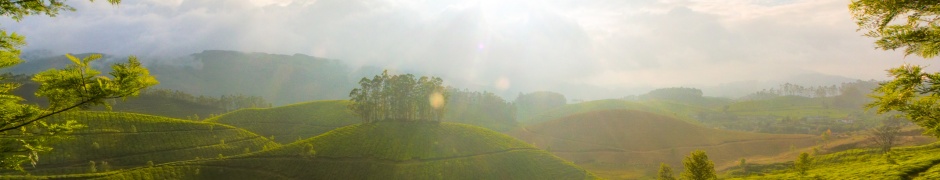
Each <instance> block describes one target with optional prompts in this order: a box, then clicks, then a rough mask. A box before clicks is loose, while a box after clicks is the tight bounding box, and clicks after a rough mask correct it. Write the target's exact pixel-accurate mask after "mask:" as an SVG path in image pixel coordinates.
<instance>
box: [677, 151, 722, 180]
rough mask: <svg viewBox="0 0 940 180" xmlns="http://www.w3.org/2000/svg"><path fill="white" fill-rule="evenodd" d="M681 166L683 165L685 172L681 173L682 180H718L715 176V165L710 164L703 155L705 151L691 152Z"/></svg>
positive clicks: (706, 156)
mask: <svg viewBox="0 0 940 180" xmlns="http://www.w3.org/2000/svg"><path fill="white" fill-rule="evenodd" d="M682 164H683V165H685V171H684V172H682V178H683V179H691V180H710V179H718V176H717V175H715V164H714V163H712V161H711V160H708V155H706V154H705V151H702V150H696V151H693V152H692V154H690V155H689V156H686V157H685V160H684V161H683V162H682Z"/></svg>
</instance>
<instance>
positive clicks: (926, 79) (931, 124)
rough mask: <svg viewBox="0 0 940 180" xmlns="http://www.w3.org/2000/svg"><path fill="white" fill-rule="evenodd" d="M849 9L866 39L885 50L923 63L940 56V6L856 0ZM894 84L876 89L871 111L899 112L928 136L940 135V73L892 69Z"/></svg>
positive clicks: (933, 1)
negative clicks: (921, 58) (921, 59)
mask: <svg viewBox="0 0 940 180" xmlns="http://www.w3.org/2000/svg"><path fill="white" fill-rule="evenodd" d="M849 10H850V11H851V12H852V16H853V17H854V18H855V21H856V23H857V24H858V26H859V30H860V31H862V30H864V31H866V33H865V36H868V37H873V38H876V39H877V40H876V41H875V45H876V46H877V47H878V48H881V49H883V50H895V49H899V48H903V49H904V53H905V54H906V55H911V54H914V55H917V56H921V57H924V58H932V57H935V56H936V55H937V54H938V53H940V27H938V23H940V1H936V0H930V1H920V0H895V1H883V0H854V1H852V3H851V4H850V5H849ZM888 74H889V76H891V77H893V78H894V79H893V80H891V81H888V82H885V83H882V84H880V86H879V87H878V88H876V89H875V90H874V94H873V95H872V97H874V98H875V101H874V102H872V103H870V104H868V105H867V106H868V107H869V108H877V110H878V112H879V113H885V112H890V111H898V112H902V113H904V114H905V115H906V116H907V118H908V119H909V120H911V121H912V122H914V123H916V124H917V125H919V126H921V127H924V129H925V131H924V133H926V134H932V135H934V136H940V119H938V118H940V106H938V103H940V73H937V72H933V73H930V72H925V71H924V69H923V67H921V66H918V65H902V66H901V67H897V68H892V69H889V70H888Z"/></svg>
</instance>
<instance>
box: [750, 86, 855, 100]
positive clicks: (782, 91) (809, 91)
mask: <svg viewBox="0 0 940 180" xmlns="http://www.w3.org/2000/svg"><path fill="white" fill-rule="evenodd" d="M843 86H845V83H843V85H842V86H838V87H837V86H836V85H831V86H815V87H814V86H809V87H806V86H801V85H796V84H790V83H785V84H781V85H780V86H779V87H776V88H770V89H763V90H761V91H759V92H756V93H754V94H751V95H749V96H753V97H768V96H803V97H810V98H814V97H832V96H838V95H839V94H841V92H842V87H843Z"/></svg>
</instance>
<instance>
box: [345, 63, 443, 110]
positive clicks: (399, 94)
mask: <svg viewBox="0 0 940 180" xmlns="http://www.w3.org/2000/svg"><path fill="white" fill-rule="evenodd" d="M442 84H443V80H441V78H438V77H427V76H421V77H420V78H417V79H415V76H414V75H412V74H402V75H389V74H388V70H386V71H383V72H382V75H376V76H375V77H373V78H372V79H369V78H362V79H361V80H359V85H360V88H355V89H353V90H352V91H350V92H349V97H350V101H352V103H350V105H349V109H350V110H352V111H353V112H354V113H356V114H357V115H359V116H360V117H362V119H363V121H365V122H366V123H371V122H378V121H386V120H391V121H438V122H440V121H441V119H443V116H444V110H445V109H446V108H445V105H446V104H447V103H446V99H447V96H448V94H447V91H446V89H445V88H444V86H443V85H442Z"/></svg>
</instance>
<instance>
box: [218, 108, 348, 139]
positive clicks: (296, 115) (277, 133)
mask: <svg viewBox="0 0 940 180" xmlns="http://www.w3.org/2000/svg"><path fill="white" fill-rule="evenodd" d="M347 104H349V101H346V100H328V101H314V102H307V103H299V104H293V105H288V106H281V107H274V108H254V109H241V110H237V111H233V112H230V113H226V114H223V115H221V116H216V117H213V118H209V119H206V120H205V121H206V122H214V123H221V124H228V125H232V126H235V127H240V128H244V129H246V130H248V131H251V132H254V133H257V134H259V135H262V136H265V137H268V138H271V137H273V139H272V140H274V141H276V142H279V143H285V144H286V143H290V142H294V141H297V140H299V139H306V138H310V137H314V136H317V135H320V134H323V133H325V132H327V131H330V130H333V129H336V128H339V127H342V126H346V125H350V124H354V123H359V122H361V121H360V120H359V117H357V116H356V115H354V114H353V113H352V112H351V111H349V110H348V109H346V105H347Z"/></svg>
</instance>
